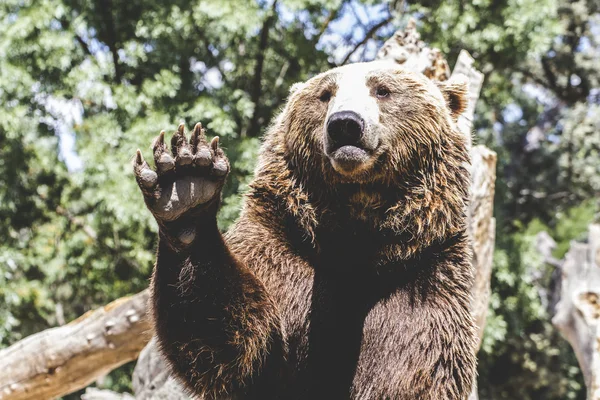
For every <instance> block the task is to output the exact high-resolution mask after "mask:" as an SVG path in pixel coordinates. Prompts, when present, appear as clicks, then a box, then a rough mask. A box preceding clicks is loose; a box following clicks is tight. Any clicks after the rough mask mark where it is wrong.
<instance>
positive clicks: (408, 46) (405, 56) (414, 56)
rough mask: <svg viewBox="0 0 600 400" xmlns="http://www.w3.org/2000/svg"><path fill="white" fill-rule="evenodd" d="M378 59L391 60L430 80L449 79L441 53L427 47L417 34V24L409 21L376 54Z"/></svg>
mask: <svg viewBox="0 0 600 400" xmlns="http://www.w3.org/2000/svg"><path fill="white" fill-rule="evenodd" d="M377 58H378V59H381V60H383V59H385V60H393V61H395V62H397V63H398V64H402V65H403V66H404V67H406V68H407V69H410V70H411V71H416V72H421V73H422V74H424V75H425V76H426V77H428V78H430V79H435V80H438V81H445V80H448V78H450V67H448V62H447V61H446V59H445V58H444V56H443V55H442V53H441V52H440V51H439V50H438V49H435V48H430V47H428V46H427V45H426V44H425V42H423V41H422V40H421V35H420V34H419V32H417V22H416V21H415V20H414V19H410V20H409V21H408V24H407V26H406V28H405V29H404V30H398V31H396V33H394V35H393V36H392V37H391V38H389V39H388V40H387V41H386V42H385V43H384V44H383V46H382V47H381V49H380V50H379V52H378V53H377Z"/></svg>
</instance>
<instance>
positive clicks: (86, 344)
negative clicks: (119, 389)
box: [0, 290, 152, 400]
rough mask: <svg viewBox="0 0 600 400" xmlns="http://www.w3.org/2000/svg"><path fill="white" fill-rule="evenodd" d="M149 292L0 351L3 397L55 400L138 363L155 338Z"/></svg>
mask: <svg viewBox="0 0 600 400" xmlns="http://www.w3.org/2000/svg"><path fill="white" fill-rule="evenodd" d="M147 302H148V291H147V290H146V291H143V292H141V293H138V294H136V295H135V296H132V297H125V298H122V299H119V300H116V301H114V302H112V303H110V304H108V305H106V306H104V307H102V308H100V309H98V310H94V311H91V312H89V313H86V314H84V315H83V316H81V317H79V318H78V319H76V320H75V321H73V322H71V323H69V324H67V325H64V326H61V327H58V328H52V329H48V330H45V331H43V332H40V333H37V334H35V335H31V336H29V337H27V338H25V339H23V340H21V341H20V342H18V343H16V344H14V345H12V346H11V347H8V348H7V349H4V350H2V351H0V371H1V372H0V399H1V400H21V399H23V400H25V399H52V398H56V397H59V396H61V395H64V394H67V393H71V392H73V391H75V390H79V389H81V388H84V387H86V386H87V385H89V384H90V383H92V382H93V381H94V380H96V379H97V378H98V377H99V376H102V375H105V374H107V373H108V372H110V371H111V370H113V369H115V368H117V367H119V366H121V365H122V364H125V363H126V362H129V361H132V360H135V359H136V358H137V357H138V354H139V352H140V351H141V350H142V348H143V347H144V346H145V345H146V343H147V342H148V340H149V339H150V336H151V330H152V326H151V324H150V322H149V319H148V318H147V313H146V307H147Z"/></svg>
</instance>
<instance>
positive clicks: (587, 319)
mask: <svg viewBox="0 0 600 400" xmlns="http://www.w3.org/2000/svg"><path fill="white" fill-rule="evenodd" d="M537 239H538V240H537V246H538V251H539V252H540V253H541V254H542V256H543V257H544V260H545V261H546V262H547V263H549V264H551V265H555V266H557V268H558V269H559V271H560V273H561V277H560V289H559V293H558V302H557V303H556V307H555V314H554V317H553V318H552V324H553V325H554V326H555V327H556V329H558V331H559V332H560V333H561V335H563V337H564V338H565V339H566V340H567V341H568V342H569V343H570V344H571V347H572V348H573V350H574V352H575V355H576V357H577V361H578V362H579V366H580V368H581V372H582V373H583V376H584V379H585V385H586V387H587V392H588V399H589V400H600V225H596V224H592V225H590V227H589V236H588V240H587V243H577V242H573V243H571V248H570V249H569V251H568V253H567V254H566V256H565V258H564V260H563V261H557V260H556V259H554V258H553V257H552V255H551V252H552V249H553V248H554V246H555V243H554V241H553V240H552V239H551V238H550V237H549V235H548V234H546V233H545V232H542V233H541V234H539V235H538V237H537Z"/></svg>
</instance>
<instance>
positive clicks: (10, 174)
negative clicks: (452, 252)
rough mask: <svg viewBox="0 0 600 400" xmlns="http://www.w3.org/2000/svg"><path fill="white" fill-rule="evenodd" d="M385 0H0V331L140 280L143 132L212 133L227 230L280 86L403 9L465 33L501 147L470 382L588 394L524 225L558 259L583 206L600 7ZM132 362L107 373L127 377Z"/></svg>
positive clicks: (149, 249)
mask: <svg viewBox="0 0 600 400" xmlns="http://www.w3.org/2000/svg"><path fill="white" fill-rule="evenodd" d="M389 3H390V4H388V2H387V1H375V0H364V1H359V0H279V1H278V2H277V3H276V4H275V7H273V4H274V3H273V2H272V1H263V0H261V1H253V0H230V1H226V2H224V1H221V0H202V1H201V0H195V1H191V2H190V1H182V0H175V1H173V0H169V1H167V0H112V1H109V2H106V1H100V0H36V1H34V0H5V1H4V2H2V4H1V5H0V104H1V105H2V110H3V112H2V113H0V237H2V238H3V240H2V242H1V243H0V303H2V304H4V305H5V306H4V307H0V347H3V346H6V345H9V344H11V343H13V342H15V341H17V340H19V339H21V338H23V337H25V336H27V335H29V334H32V333H34V332H37V331H40V330H42V329H45V328H47V327H51V326H55V325H58V324H61V323H63V322H65V321H69V320H71V319H73V318H75V317H77V316H79V315H81V314H82V313H84V312H85V311H88V310H90V309H93V308H95V307H98V306H100V305H103V304H105V303H107V302H109V301H111V300H113V299H115V298H118V297H120V296H123V295H126V294H129V293H133V292H136V291H139V290H142V289H143V288H144V287H146V286H147V279H148V276H149V274H150V271H151V268H152V262H153V248H154V245H155V236H156V226H155V224H154V222H153V220H152V217H151V216H150V215H149V213H148V212H146V210H145V207H144V205H143V201H142V197H141V195H140V194H139V193H138V190H137V188H136V186H135V182H134V180H133V177H132V174H131V165H130V164H131V158H132V156H133V154H134V153H135V150H136V148H137V147H138V146H140V145H144V146H146V145H149V144H150V142H151V140H152V138H153V137H155V136H156V135H157V134H158V132H159V131H160V130H161V129H165V130H167V131H173V130H175V128H176V126H177V125H178V123H179V122H185V123H186V124H187V126H188V127H191V126H193V124H195V123H196V122H197V121H201V122H202V123H203V124H204V126H205V127H206V128H207V129H208V133H209V135H219V136H220V137H221V138H222V142H221V143H222V144H223V145H224V147H225V148H226V150H227V153H228V155H229V157H230V160H231V163H232V173H231V175H230V179H229V181H228V184H227V186H226V188H225V193H224V199H223V207H222V210H221V212H220V214H219V225H220V227H221V228H222V229H223V230H226V229H227V228H228V227H229V226H230V225H231V224H232V223H233V222H234V221H235V219H236V217H237V215H238V213H239V210H240V206H241V194H242V193H243V192H244V191H245V190H246V189H247V185H248V183H249V180H250V179H251V176H252V173H253V171H254V167H255V163H256V156H257V154H258V151H259V148H260V139H259V137H260V135H261V133H262V132H263V131H264V129H265V128H266V126H267V124H268V122H269V120H270V119H271V117H272V116H273V114H274V113H275V112H276V110H277V109H278V107H280V106H281V105H282V104H283V102H284V101H285V99H286V97H287V94H288V88H289V87H290V86H291V85H292V84H293V83H295V82H297V81H302V80H305V79H307V78H308V77H310V76H311V75H314V74H316V73H318V72H321V71H323V70H326V69H328V68H330V67H332V66H334V65H335V64H336V62H339V61H340V60H343V59H344V58H346V56H349V55H352V57H351V59H352V60H355V59H369V58H370V57H372V56H373V55H374V49H377V48H378V46H379V45H380V42H381V39H385V38H387V37H389V35H390V34H391V33H392V31H393V30H394V29H395V28H396V27H397V26H396V25H395V24H397V23H398V22H400V23H401V22H403V21H405V20H406V19H407V18H408V17H409V16H413V17H416V18H417V19H418V21H419V27H420V31H421V33H422V36H423V38H424V39H425V40H426V41H427V42H429V43H431V44H433V45H435V46H438V47H439V48H440V49H441V50H442V51H443V52H444V53H445V54H447V55H448V59H449V61H450V64H451V65H452V64H453V61H454V60H455V59H456V56H457V55H458V51H459V50H460V49H462V48H465V49H467V50H469V51H470V52H471V53H472V54H473V55H474V57H475V58H476V62H477V67H478V68H479V69H480V70H482V71H483V72H484V73H485V74H486V80H485V84H484V90H483V93H482V99H481V101H480V102H479V103H478V106H477V119H476V121H475V124H476V131H477V132H476V133H477V137H478V139H479V141H481V142H484V143H486V144H488V145H489V146H491V147H492V148H493V149H494V150H496V151H497V153H498V155H499V158H498V170H497V172H498V179H497V187H496V193H497V196H496V197H497V198H496V203H495V213H496V218H497V227H498V228H497V239H498V240H497V250H496V252H495V257H494V275H493V282H492V284H493V286H492V288H493V293H492V298H491V302H490V315H489V317H488V324H487V326H486V335H485V338H484V342H483V347H482V351H481V353H480V358H481V364H480V379H479V384H480V391H481V396H480V398H481V399H482V400H483V399H489V400H492V399H493V400H496V399H516V398H518V399H524V400H527V399H532V400H533V399H540V398H543V399H548V400H553V399H564V398H568V399H580V398H583V396H584V388H583V382H582V379H581V375H580V373H579V370H578V368H577V364H576V361H575V359H574V357H573V354H572V351H571V350H570V348H569V347H568V345H567V344H566V343H565V342H564V341H563V340H562V339H561V338H560V337H559V336H558V334H557V333H556V331H555V330H554V329H553V328H552V326H551V324H550V317H551V314H552V309H551V304H549V301H548V296H547V295H546V294H544V293H547V292H548V290H551V288H552V282H553V274H554V272H553V270H552V269H551V268H550V267H548V266H546V265H544V264H543V263H542V262H541V260H540V259H539V256H538V255H537V253H536V252H535V249H534V247H533V240H534V236H535V234H536V233H537V232H539V231H540V230H542V229H544V230H547V231H549V232H550V233H551V235H552V236H553V237H554V238H555V239H556V240H557V242H558V247H557V249H556V254H555V255H556V256H557V257H561V256H562V255H564V253H565V251H566V250H567V248H568V245H569V241H570V240H574V239H581V238H583V237H584V235H585V231H586V225H587V224H588V223H589V222H591V221H592V220H594V219H595V218H598V213H599V211H600V210H599V207H598V202H597V200H596V199H598V198H600V196H599V194H600V178H599V177H600V153H599V152H600V135H598V130H599V129H600V109H599V105H598V104H599V98H600V96H599V95H598V93H600V83H599V82H600V74H599V72H598V69H597V65H596V64H597V60H598V58H599V57H600V54H599V53H600V50H599V49H600V46H599V44H598V43H599V41H598V23H599V22H600V14H599V13H600V10H599V9H598V6H597V4H596V3H595V2H593V1H584V0H579V1H567V0H559V1H552V0H537V1H533V0H503V1H491V0H477V1H471V2H463V1H457V0H452V1H444V2H437V1H429V0H425V1H419V2H417V1H409V2H406V3H404V2H401V1H390V2H389ZM389 5H390V6H391V5H393V6H394V7H388V6H389ZM391 9H394V10H400V11H402V12H403V13H402V14H400V13H396V14H393V15H392V14H390V13H391V12H392V11H391ZM392 16H395V17H396V19H395V22H387V21H392V18H391V17H392ZM380 22H381V23H382V27H381V29H380V30H378V31H374V32H372V33H373V38H374V39H372V40H367V41H365V44H364V45H361V43H362V42H363V38H364V35H365V33H366V32H369V31H370V30H371V28H372V27H373V26H376V25H377V24H379V23H380ZM73 140H74V148H73V149H69V148H68V144H69V142H70V141H73ZM141 150H142V152H143V153H144V154H145V155H146V157H149V156H150V151H149V148H148V147H143V148H142V149H141ZM130 373H131V366H128V367H127V368H126V369H122V370H120V371H118V372H116V373H113V374H111V376H109V377H108V378H107V379H106V380H105V383H104V385H106V386H110V387H112V388H114V389H118V390H127V389H129V380H128V377H129V376H130Z"/></svg>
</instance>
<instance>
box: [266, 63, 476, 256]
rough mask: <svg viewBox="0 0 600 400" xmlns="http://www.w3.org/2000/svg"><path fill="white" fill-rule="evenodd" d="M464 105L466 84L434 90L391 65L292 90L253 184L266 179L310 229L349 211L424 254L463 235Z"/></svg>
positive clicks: (335, 73)
mask: <svg viewBox="0 0 600 400" xmlns="http://www.w3.org/2000/svg"><path fill="white" fill-rule="evenodd" d="M466 104H467V86H466V82H443V83H436V82H433V81H431V80H429V79H428V78H426V77H425V76H424V75H422V74H419V73H414V72H410V71H407V70H404V69H403V68H402V67H401V66H398V65H397V64H394V63H392V62H389V61H377V62H370V63H360V64H351V65H347V66H343V67H339V68H335V69H332V70H330V71H328V72H325V73H323V74H320V75H318V76H315V77H314V78H312V79H310V80H308V81H307V82H305V83H300V84H296V85H294V87H292V90H291V93H290V97H289V99H288V102H287V104H286V106H285V107H284V109H283V111H282V112H281V114H280V115H279V117H278V118H277V119H276V120H275V122H274V124H273V126H272V127H271V129H270V130H269V132H268V133H267V136H266V140H265V145H264V147H263V154H262V157H261V160H260V164H259V167H258V171H257V184H259V182H260V181H261V179H262V178H266V177H268V176H270V177H271V178H272V179H270V181H271V183H270V184H269V185H270V187H271V188H277V195H278V196H283V197H286V196H287V199H288V200H287V201H288V207H287V208H288V210H290V211H291V212H292V214H294V213H295V214H297V216H298V217H300V220H302V221H305V222H306V221H308V222H307V229H308V228H310V225H311V224H312V225H316V224H318V223H319V213H320V212H330V211H331V209H332V207H333V208H336V207H338V208H339V207H340V206H343V204H344V203H347V205H348V207H353V208H354V209H355V210H356V212H355V215H356V217H357V218H359V219H361V218H362V219H364V220H366V219H370V220H372V221H373V223H374V225H375V226H376V227H377V229H378V230H391V231H392V232H393V233H395V234H404V235H405V236H406V238H407V239H406V240H407V241H408V240H410V241H413V240H417V241H420V242H421V243H422V244H423V245H427V244H428V243H431V242H432V241H433V240H436V239H440V238H443V237H447V236H448V235H449V234H453V233H456V232H458V231H460V230H461V229H462V228H463V227H464V211H465V210H464V208H465V203H464V202H465V199H466V197H467V194H468V187H469V182H468V179H469V174H468V170H467V168H466V167H467V164H468V160H469V158H468V149H467V141H466V138H465V137H464V135H463V134H462V133H461V132H460V131H459V130H458V128H457V119H458V116H459V115H460V114H461V113H462V112H463V111H464V109H465V107H466ZM261 177H262V178H261ZM254 186H255V187H257V185H254ZM432 232H433V233H432Z"/></svg>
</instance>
